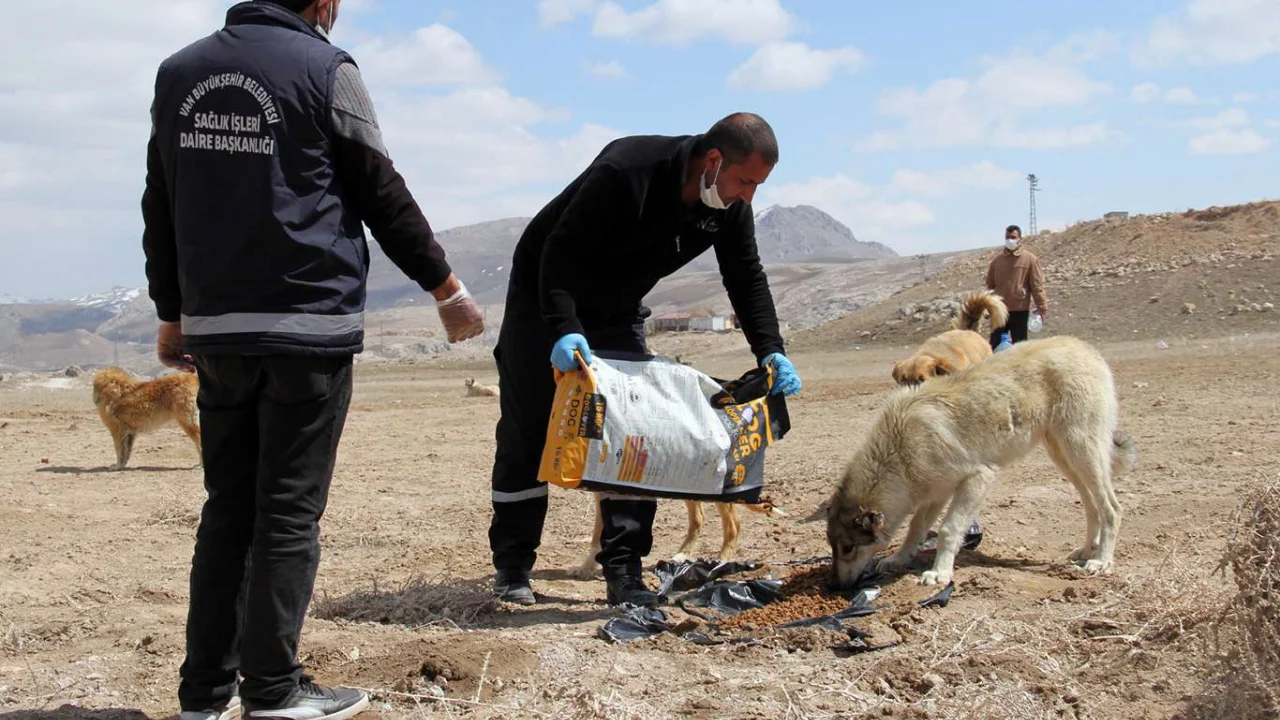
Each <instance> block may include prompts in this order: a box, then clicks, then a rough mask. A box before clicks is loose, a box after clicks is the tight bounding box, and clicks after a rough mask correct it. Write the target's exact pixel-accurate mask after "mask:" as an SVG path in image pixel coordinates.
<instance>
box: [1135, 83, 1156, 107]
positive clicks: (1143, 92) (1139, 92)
mask: <svg viewBox="0 0 1280 720" xmlns="http://www.w3.org/2000/svg"><path fill="white" fill-rule="evenodd" d="M1159 97H1160V86H1159V85H1156V84H1155V83H1141V84H1139V85H1134V86H1133V90H1131V91H1130V92H1129V99H1130V100H1132V101H1134V102H1135V103H1138V104H1139V105H1146V104H1147V103H1150V102H1154V101H1155V100H1156V99H1157V98H1159Z"/></svg>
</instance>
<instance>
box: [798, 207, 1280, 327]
mask: <svg viewBox="0 0 1280 720" xmlns="http://www.w3.org/2000/svg"><path fill="white" fill-rule="evenodd" d="M1278 240H1280V202H1258V203H1251V204H1247V205H1236V206H1229V207H1211V208H1208V209H1204V210H1188V211H1186V212H1183V213H1160V214H1153V215H1140V216H1136V217H1131V218H1127V219H1121V220H1110V221H1107V220H1091V221H1087V222H1081V223H1077V224H1075V225H1073V226H1071V227H1070V228H1068V229H1066V230H1064V231H1062V232H1058V233H1041V234H1040V235H1038V236H1036V237H1034V238H1030V239H1028V242H1027V247H1029V248H1030V249H1031V251H1032V252H1034V253H1035V254H1036V255H1037V256H1039V258H1040V261H1041V265H1042V267H1043V268H1044V271H1045V280H1046V287H1047V293H1048V300H1049V317H1048V320H1047V323H1046V331H1047V332H1052V333H1054V334H1070V335H1077V336H1080V337H1083V338H1086V339H1093V340H1101V339H1120V338H1130V339H1136V338H1163V337H1170V338H1173V337H1179V338H1182V337H1185V338H1204V337H1219V336H1225V335H1228V334H1232V333H1240V332H1245V331H1251V330H1265V329H1277V328H1280V315H1277V313H1276V310H1275V304H1276V302H1277V298H1276V294H1277V292H1280V267H1278V266H1277V263H1276V262H1275V255H1276V254H1277V247H1278V245H1277V241H1278ZM995 252H999V250H998V249H995V248H992V249H989V250H983V251H976V252H973V253H969V254H968V255H967V256H966V257H963V258H961V259H958V260H957V261H956V262H955V263H953V264H952V265H951V266H950V267H949V268H947V269H946V270H945V271H943V272H941V273H939V274H938V275H937V277H935V278H933V279H932V280H930V281H929V282H926V283H921V284H918V285H915V286H913V287H910V288H906V289H904V290H902V291H901V292H898V293H897V294H895V295H893V296H891V297H889V298H886V299H885V300H883V301H881V302H879V303H876V304H874V305H869V306H867V307H864V308H862V309H860V310H858V311H857V312H854V313H850V314H848V315H846V316H844V317H841V318H839V319H836V320H833V321H832V322H829V323H825V324H823V325H822V326H820V327H816V328H813V329H811V330H808V331H805V332H800V333H797V334H796V336H795V338H794V339H793V340H792V341H791V344H792V346H793V347H795V348H797V349H812V350H836V349H843V348H849V347H852V346H853V345H855V344H862V345H867V344H876V343H881V344H884V343H888V344H900V345H908V344H914V343H918V342H919V341H920V340H922V339H923V338H925V337H927V336H928V334H932V333H934V332H938V331H940V330H942V329H945V326H946V322H947V321H946V319H945V317H944V316H945V315H946V313H945V312H937V311H934V310H933V309H932V308H934V307H941V306H943V305H944V304H945V302H946V301H947V300H950V299H952V298H954V297H956V296H958V295H960V294H962V293H965V292H968V291H971V290H977V289H981V288H982V283H983V278H984V276H985V273H986V266H987V262H988V261H989V259H990V257H991V255H992V254H993V253H995ZM922 310H923V311H922Z"/></svg>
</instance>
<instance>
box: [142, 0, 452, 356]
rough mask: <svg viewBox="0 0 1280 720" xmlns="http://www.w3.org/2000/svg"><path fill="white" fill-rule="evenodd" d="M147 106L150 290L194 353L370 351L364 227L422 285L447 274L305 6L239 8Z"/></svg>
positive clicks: (159, 79)
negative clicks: (304, 14)
mask: <svg viewBox="0 0 1280 720" xmlns="http://www.w3.org/2000/svg"><path fill="white" fill-rule="evenodd" d="M151 112H152V135H151V139H150V142H149V143H148V145H147V179H146V190H145V192H144V194H143V198H142V213H143V219H144V221H145V231H144V234H143V249H144V251H145V253H146V258H147V261H146V271H147V279H148V284H149V292H150V295H151V297H152V299H153V300H154V301H155V304H156V310H157V313H158V315H159V316H160V319H161V320H166V321H176V320H181V321H182V329H183V336H184V345H185V346H186V349H187V351H188V352H192V353H197V354H198V353H246V354H253V353H285V354H319V355H336V354H350V353H356V352H360V351H361V350H362V349H363V341H364V304H365V278H366V276H367V274H368V267H369V249H368V246H367V244H366V241H365V237H364V229H363V227H362V223H363V224H364V225H368V227H369V228H370V229H371V230H372V232H373V235H374V237H375V238H377V240H378V242H379V243H380V244H381V245H382V247H383V248H384V249H385V250H386V253H387V255H388V257H390V258H391V260H392V261H393V262H395V263H396V264H397V265H398V266H399V267H400V268H401V270H402V271H404V272H405V274H407V275H408V276H409V277H411V278H413V279H414V280H415V281H416V282H417V283H418V284H419V285H421V286H422V287H423V288H424V289H426V290H431V289H433V288H435V287H438V286H439V285H440V284H441V283H442V282H443V281H444V280H445V279H446V278H447V277H448V276H449V274H450V272H451V271H450V268H449V265H448V263H447V262H446V260H445V254H444V251H443V249H441V247H440V245H439V244H437V243H436V241H435V238H434V236H433V234H432V231H431V227H430V226H429V225H428V223H427V221H426V219H425V218H424V217H423V215H422V212H421V211H420V210H419V208H418V206H417V204H416V203H415V202H414V200H413V198H412V197H411V196H410V194H409V192H408V190H407V188H406V187H405V184H404V180H403V179H402V178H401V176H400V174H399V173H398V172H397V171H396V169H395V168H394V166H393V165H392V163H391V160H390V159H389V158H388V156H387V153H386V149H385V147H384V146H383V143H382V137H381V133H380V132H379V130H378V127H377V121H376V118H375V116H374V113H373V107H372V103H371V102H370V101H369V99H368V94H367V92H366V91H365V89H364V85H363V83H362V82H361V80H360V75H359V71H358V70H357V69H356V66H355V62H354V61H353V60H352V59H351V57H350V56H349V55H347V54H346V53H345V52H343V51H342V50H340V49H338V48H336V47H334V46H333V45H331V44H330V43H329V42H328V40H326V39H325V38H324V37H322V36H321V35H320V34H319V33H318V32H316V31H315V30H314V29H313V28H312V27H311V26H310V25H308V24H307V22H306V21H304V20H303V19H302V18H301V17H299V16H298V15H297V14H295V13H293V12H290V11H289V10H286V9H284V8H283V7H280V6H278V5H275V4H272V3H269V2H262V1H260V0H259V1H250V2H242V3H240V4H238V5H235V6H233V7H232V8H231V9H230V10H228V11H227V16H226V24H225V26H224V27H223V28H222V29H221V30H219V31H217V32H215V33H213V34H212V35H210V36H208V37H206V38H204V39H202V40H199V41H197V42H195V43H193V44H191V45H189V46H187V47H186V48H184V49H183V50H181V51H179V52H178V53H176V54H174V55H173V56H171V57H169V58H168V59H167V60H165V61H164V63H162V64H161V66H160V69H159V71H158V72H157V74H156V84H155V100H154V103H153V105H152V110H151Z"/></svg>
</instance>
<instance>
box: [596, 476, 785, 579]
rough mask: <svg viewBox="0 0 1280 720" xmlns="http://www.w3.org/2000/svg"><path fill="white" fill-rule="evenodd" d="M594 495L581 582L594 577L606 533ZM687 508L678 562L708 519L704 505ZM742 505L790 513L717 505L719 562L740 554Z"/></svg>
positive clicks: (771, 514) (697, 503) (769, 505)
mask: <svg viewBox="0 0 1280 720" xmlns="http://www.w3.org/2000/svg"><path fill="white" fill-rule="evenodd" d="M592 495H594V496H595V506H596V520H595V528H594V529H593V530H592V531H591V549H590V550H589V551H588V552H587V556H586V557H585V558H583V559H582V564H581V565H579V566H578V567H577V569H575V570H574V571H573V573H572V575H573V576H574V577H576V578H579V579H581V580H590V579H591V578H593V577H595V573H596V567H597V563H596V554H597V553H599V552H600V533H601V532H603V531H604V518H603V516H601V514H600V493H592ZM684 505H685V508H686V509H687V510H688V511H689V528H688V530H687V531H686V532H685V536H684V542H683V543H681V544H680V550H679V551H678V552H677V553H676V554H675V555H674V556H672V558H671V559H672V560H674V561H676V562H680V561H682V560H688V559H690V558H692V557H693V548H694V544H695V543H696V542H697V540H698V534H699V533H701V532H702V524H703V522H704V520H705V516H704V515H703V511H702V505H703V503H702V502H700V501H698V500H685V501H684ZM739 505H741V506H742V507H745V508H746V509H748V510H750V511H752V512H758V513H762V514H764V515H766V516H768V517H771V518H779V517H786V516H787V513H786V512H785V511H783V509H782V508H780V507H778V506H776V505H774V504H773V503H772V502H770V501H768V500H764V501H762V502H760V503H757V504H754V505H753V504H748V503H721V502H718V503H715V506H716V510H718V511H719V512H720V528H721V534H722V540H721V544H720V556H719V559H720V561H721V562H725V561H728V560H732V559H733V555H734V553H736V552H737V551H738V540H739V535H740V532H741V528H742V526H741V524H740V523H739V522H738V506H739Z"/></svg>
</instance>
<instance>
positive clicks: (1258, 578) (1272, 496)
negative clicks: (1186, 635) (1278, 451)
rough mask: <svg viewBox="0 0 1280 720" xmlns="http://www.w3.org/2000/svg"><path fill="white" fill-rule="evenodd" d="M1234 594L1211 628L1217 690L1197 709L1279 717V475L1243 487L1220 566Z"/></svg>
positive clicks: (1202, 712)
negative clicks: (1216, 658) (1226, 571)
mask: <svg viewBox="0 0 1280 720" xmlns="http://www.w3.org/2000/svg"><path fill="white" fill-rule="evenodd" d="M1224 568H1225V569H1230V571H1231V575H1232V577H1233V578H1234V580H1235V589H1236V592H1235V594H1234V595H1233V596H1232V597H1231V598H1230V600H1229V601H1228V602H1227V603H1226V608H1225V610H1224V611H1223V612H1222V614H1221V616H1220V617H1219V618H1218V622H1217V623H1216V626H1215V631H1216V633H1215V640H1216V645H1217V649H1218V650H1219V652H1220V655H1219V657H1220V658H1221V660H1222V666H1221V668H1220V670H1219V673H1218V675H1219V682H1218V683H1216V687H1217V688H1218V689H1219V692H1217V693H1215V694H1213V695H1212V696H1208V697H1206V698H1205V699H1204V700H1203V701H1202V703H1201V706H1200V707H1199V711H1200V712H1199V714H1200V715H1201V716H1209V717H1228V716H1230V717H1258V718H1262V717H1280V479H1269V480H1264V481H1262V482H1259V483H1258V484H1257V485H1255V486H1253V487H1252V488H1250V489H1249V490H1247V491H1246V492H1245V493H1244V495H1243V498H1242V500H1241V503H1240V505H1239V507H1238V508H1237V510H1236V512H1235V514H1234V516H1233V517H1232V534H1231V536H1230V538H1229V539H1228V541H1227V548H1226V552H1225V553H1224V555H1223V559H1222V565H1221V566H1220V569H1224Z"/></svg>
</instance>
